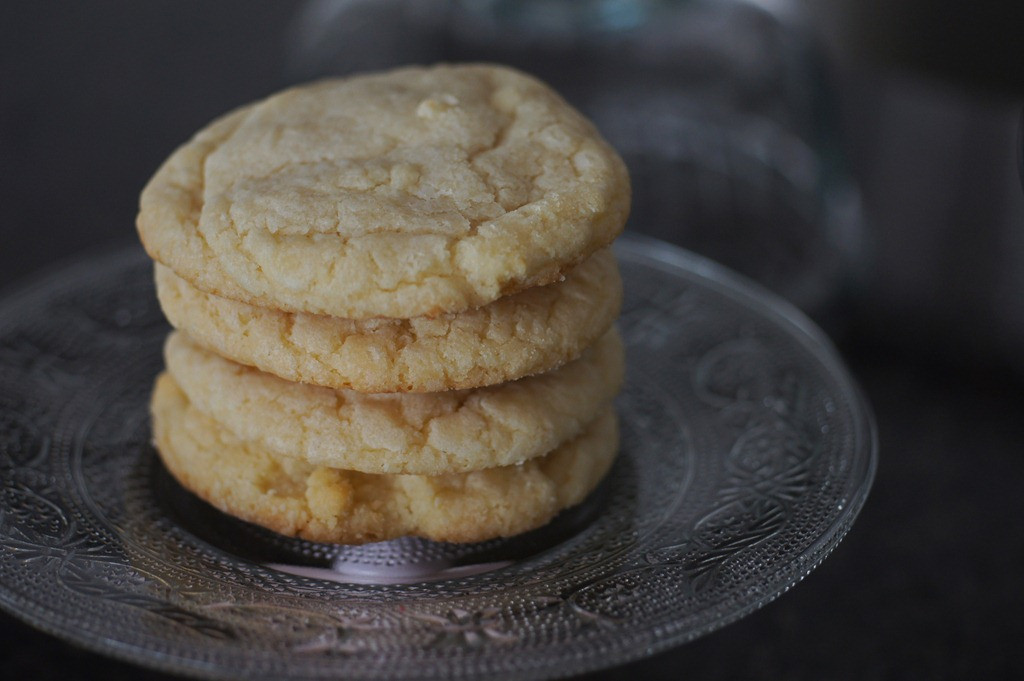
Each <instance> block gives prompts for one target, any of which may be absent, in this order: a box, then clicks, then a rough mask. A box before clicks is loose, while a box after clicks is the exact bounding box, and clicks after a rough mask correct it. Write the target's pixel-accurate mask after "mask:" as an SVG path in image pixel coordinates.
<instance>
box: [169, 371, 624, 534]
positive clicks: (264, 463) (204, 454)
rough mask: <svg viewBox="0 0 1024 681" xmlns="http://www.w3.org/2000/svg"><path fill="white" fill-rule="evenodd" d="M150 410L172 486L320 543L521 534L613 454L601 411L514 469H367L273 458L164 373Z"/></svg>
mask: <svg viewBox="0 0 1024 681" xmlns="http://www.w3.org/2000/svg"><path fill="white" fill-rule="evenodd" d="M152 412H153V433H154V438H155V441H156V445H157V449H158V451H159V452H160V456H161V458H162V459H163V461H164V463H165V464H166V466H167V468H168V470H170V472H171V473H172V474H173V475H174V476H175V477H176V478H177V479H178V481H179V482H181V484H182V485H184V486H185V487H186V488H188V489H190V490H191V491H193V492H194V493H195V494H197V495H198V496H200V497H202V498H203V499H205V500H206V501H208V502H209V503H211V504H213V505H214V506H216V507H218V508H219V509H220V510H222V511H224V512H226V513H230V514H231V515H234V516H236V517H238V518H242V519H243V520H247V521H249V522H253V523H257V524H259V525H262V526H264V527H267V528H269V529H271V530H273V531H275V532H279V533H281V534H286V535H289V536H299V537H303V538H305V539H309V540H311V541H321V542H336V543H364V542H370V541H382V540H385V539H393V538H395V537H400V536H405V535H416V536H421V537H426V538H428V539H433V540H435V541H454V542H472V541H484V540H486V539H491V538H494V537H500V536H511V535H515V534H519V533H521V532H526V531H528V530H531V529H534V528H536V527H540V526H541V525H543V524H544V523H546V522H548V521H549V520H550V519H551V518H553V517H554V516H555V514H557V513H558V512H559V511H560V510H562V509H564V508H567V507H569V506H573V505H575V504H577V503H579V502H580V501H582V500H583V499H584V498H585V497H586V495H587V494H588V493H590V492H591V491H592V490H593V489H594V488H595V487H596V486H597V484H598V482H600V480H601V478H602V477H604V475H605V473H606V472H607V471H608V469H609V468H610V467H611V464H612V461H613V460H614V457H615V454H616V452H617V450H618V428H617V421H616V418H615V412H614V411H613V410H612V409H611V408H610V407H608V408H606V409H604V410H603V411H602V412H601V413H600V414H599V415H598V416H597V417H596V419H595V420H594V421H593V422H592V423H590V424H588V425H587V427H586V428H585V429H584V430H583V431H582V433H581V434H580V435H579V436H578V437H576V438H575V439H573V440H571V441H569V442H566V443H562V444H561V445H560V446H559V447H558V448H556V449H555V450H554V451H552V452H551V453H549V454H547V455H545V456H542V457H538V458H536V459H532V460H530V461H528V462H526V463H524V464H522V465H520V466H507V467H501V468H491V469H487V470H483V471H475V472H472V473H463V474H447V475H438V476H421V475H372V474H366V473H357V472H354V471H346V470H341V469H336V468H327V467H322V466H315V465H312V464H309V463H306V462H304V461H301V460H298V459H292V458H287V457H277V456H275V455H273V454H270V453H268V452H267V451H266V450H265V449H263V448H262V447H260V446H259V445H257V444H254V443H251V442H246V441H244V440H241V439H239V438H237V437H236V436H235V435H233V434H232V433H231V432H230V431H228V430H227V429H226V428H223V427H222V426H220V424H218V423H217V422H216V421H215V420H213V419H211V418H210V417H209V416H207V415H205V414H203V413H201V412H200V411H198V410H197V409H195V408H194V407H193V406H192V405H190V404H189V402H188V398H187V397H186V396H185V394H184V393H183V392H182V391H181V390H180V389H179V388H178V387H177V385H176V384H175V383H174V380H173V379H172V378H171V377H170V376H169V375H167V374H162V375H161V376H160V377H158V379H157V383H156V387H155V389H154V391H153V401H152Z"/></svg>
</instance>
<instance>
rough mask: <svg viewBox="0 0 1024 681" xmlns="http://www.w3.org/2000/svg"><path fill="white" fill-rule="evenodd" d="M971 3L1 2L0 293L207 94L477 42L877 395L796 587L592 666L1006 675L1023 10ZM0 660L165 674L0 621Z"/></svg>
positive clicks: (123, 190)
mask: <svg viewBox="0 0 1024 681" xmlns="http://www.w3.org/2000/svg"><path fill="white" fill-rule="evenodd" d="M1013 6H1014V3H1010V2H998V1H996V0H983V1H980V2H975V3H970V4H967V3H960V2H954V1H953V0H932V1H930V2H925V0H905V1H903V2H899V3H894V2H883V1H882V0H859V1H858V0H827V1H820V2H801V1H799V0H675V1H670V0H418V1H417V0H404V1H402V0H349V1H332V0H307V1H305V2H278V3H248V2H241V1H232V2H218V3H207V2H198V1H184V0H174V1H170V0H150V1H149V2H146V3H135V2H128V1H127V0H121V1H117V2H113V1H109V0H104V1H95V2H90V3H59V4H58V3H39V2H30V1H27V0H20V1H7V2H4V3H2V4H0V291H2V290H4V289H7V290H10V289H11V288H13V287H16V286H17V285H18V281H19V280H24V278H26V277H29V276H31V275H33V274H35V273H37V272H39V271H41V270H44V269H47V268H51V267H59V266H60V262H61V261H63V260H65V259H67V258H72V257H81V256H82V254H83V253H85V254H87V253H89V252H101V251H103V250H108V249H111V248H116V247H119V246H122V245H125V244H129V243H132V241H133V240H134V218H135V212H136V209H137V200H138V193H139V191H140V190H141V188H142V186H143V185H144V184H145V182H146V181H147V180H148V178H149V176H150V175H151V174H152V173H153V172H154V170H155V169H156V167H157V166H158V165H159V163H160V162H161V161H162V160H163V159H164V158H165V157H166V156H167V155H168V154H169V153H170V151H171V150H172V149H174V148H175V147H176V146H177V145H179V144H181V143H182V142H184V141H185V140H186V139H187V138H188V137H189V136H190V135H191V134H192V133H193V132H195V131H196V130H197V129H198V128H200V127H201V126H203V125H204V124H205V123H207V122H208V121H209V120H211V119H212V118H213V117H215V116H217V115H218V114H220V113H222V112H224V111H226V110H228V109H231V108H233V107H235V106H237V105H239V104H241V103H245V102H249V101H251V100H254V99H257V98H260V97H262V96H265V95H267V94H269V93H271V92H273V91H275V90H278V89H280V88H282V87H285V86H287V85H289V84H292V83H297V82H302V81H305V80H309V79H312V78H317V77H323V76H328V75H335V74H344V73H350V72H354V71H360V70H366V69H376V68H385V67H388V66H394V65H399V64H406V63H430V62H436V61H462V60H489V61H500V62H504V63H509V64H512V65H515V66H518V67H520V68H523V69H525V70H528V71H530V72H532V73H534V74H536V75H538V76H540V77H541V78H543V79H545V80H547V81H549V82H550V83H551V84H552V85H554V86H555V87H556V88H557V89H559V90H560V91H561V92H562V93H563V94H564V95H565V96H566V98H567V99H569V100H570V101H571V102H572V103H573V104H575V105H576V106H578V107H579V108H580V109H582V110H583V111H584V112H585V113H586V114H587V115H589V116H590V117H591V118H592V119H593V120H594V121H595V122H596V123H597V125H598V127H599V128H600V129H601V130H602V132H603V133H604V134H605V136H606V137H607V138H608V139H609V141H611V142H612V144H613V145H615V146H616V147H617V148H618V149H619V150H620V152H621V153H622V154H623V156H624V158H625V159H626V161H627V163H628V165H629V166H630V170H631V173H632V178H633V187H634V209H633V215H632V217H631V220H630V224H629V228H630V229H632V230H635V231H638V232H643V233H647V234H650V235H653V236H657V237H658V238H661V239H664V240H666V241H669V242H672V243H675V244H678V245H682V246H684V247H687V248H690V249H693V250H695V251H698V252H700V253H703V254H705V255H708V256H710V257H712V258H715V259H716V260H719V261H721V262H723V263H725V264H726V265H728V266H730V267H732V268H734V269H736V270H738V271H740V272H741V273H743V274H745V275H747V276H748V277H751V278H752V279H754V280H757V281H759V282H760V283H761V284H763V285H764V286H767V287H768V288H770V289H772V290H774V291H775V292H777V293H779V294H780V295H782V296H784V297H786V298H788V299H789V300H791V301H792V302H794V303H795V304H797V305H798V306H800V307H801V308H802V309H803V310H804V311H805V312H807V313H808V314H809V315H810V316H811V317H812V318H814V319H815V320H816V321H817V322H818V323H819V324H821V325H822V327H823V328H824V329H825V330H826V331H827V332H828V333H829V334H830V335H831V336H832V338H833V340H834V341H835V342H836V344H837V346H838V347H839V349H840V351H841V353H842V354H843V356H844V357H845V359H846V360H847V362H848V363H849V365H850V367H851V370H852V371H853V373H854V375H855V376H856V377H857V379H858V380H859V381H860V382H861V384H862V386H863V387H864V388H865V391H866V392H867V394H868V397H869V399H870V401H871V402H872V404H873V407H874V410H875V412H876V416H877V421H878V426H879V434H880V445H881V462H880V468H879V473H878V478H877V480H876V484H875V489H874V492H873V493H872V496H871V498H870V499H869V501H868V504H867V507H866V508H865V510H864V512H863V514H862V517H861V520H860V521H858V523H857V525H856V526H855V527H854V530H853V532H852V533H851V534H850V536H849V537H848V538H847V539H846V540H845V541H844V543H843V544H842V545H841V546H840V548H839V549H838V550H837V551H836V553H835V554H834V555H833V556H832V557H831V558H829V560H828V561H826V563H825V564H824V565H823V566H822V567H821V568H820V569H819V570H817V571H816V572H815V573H814V574H813V575H811V577H810V578H808V580H807V581H806V583H804V584H802V585H800V587H799V588H797V589H795V590H794V591H793V592H792V593H790V594H787V595H785V596H784V597H783V598H781V599H780V600H779V601H778V602H776V603H774V604H772V605H770V606H769V607H767V608H766V609H764V610H762V611H760V612H758V613H756V614H755V615H753V616H751V617H749V618H747V619H745V620H743V621H742V622H740V623H737V624H735V625H732V626H730V627H728V628H727V629H724V630H722V631H720V632H718V633H715V634H713V635H710V636H708V637H706V638H704V639H701V640H699V641H697V642H695V643H693V644H691V645H688V646H685V647H683V648H680V649H678V650H675V651H671V652H669V653H665V654H662V655H660V656H657V657H654V658H651V659H649V660H645V661H642V662H638V663H635V664H633V665H630V666H628V667H626V668H622V669H616V670H609V671H607V672H603V673H601V674H598V675H595V676H594V678H602V679H617V678H626V677H627V676H631V675H637V674H640V675H643V677H645V678H665V679H668V678H678V677H680V676H687V677H689V678H695V679H705V678H706V679H741V678H747V679H761V678H763V679H780V678H784V679H890V678H897V679H902V678H927V679H937V678H986V677H987V678H1006V677H1008V676H1011V675H1013V673H1014V672H1018V673H1019V672H1021V671H1024V659H1022V656H1021V653H1019V652H1017V648H1018V642H1019V640H1020V638H1021V636H1022V635H1024V618H1022V617H1021V615H1020V613H1021V612H1022V609H1024V587H1022V585H1021V576H1022V572H1024V530H1022V528H1021V519H1022V518H1024V495H1022V494H1021V491H1022V489H1024V418H1022V417H1024V192H1022V181H1021V176H1020V174H1019V168H1018V166H1019V165H1020V164H1021V163H1022V162H1024V161H1022V158H1021V153H1022V151H1021V148H1022V140H1021V134H1022V133H1021V126H1022V108H1024V25H1022V23H1021V21H1020V20H1019V19H1015V17H1014V13H1013V12H1011V10H1012V9H1013ZM0 638H2V639H3V640H4V641H5V642H6V643H7V645H6V646H4V649H3V651H0V671H2V672H3V674H2V676H4V678H20V677H22V676H24V677H27V678H35V679H47V678H62V679H78V678H81V679H93V678H95V679H99V678H106V679H111V678H113V679H117V678H153V679H158V678H169V677H166V676H164V675H160V674H156V673H151V672H144V671H141V670H137V669H135V668H132V667H130V666H128V665H123V664H121V663H118V662H114V661H110V660H106V659H102V658H99V657H97V656H94V655H92V654H90V653H86V652H83V651H79V650H77V649H75V648H73V647H71V646H68V645H65V644H63V643H61V642H59V641H57V640H55V639H52V638H50V637H48V636H46V635H44V634H41V633H37V632H35V631H33V630H31V629H29V628H27V627H25V626H24V625H21V624H20V623H19V622H18V621H17V620H15V619H14V618H11V617H10V616H8V615H3V614H0Z"/></svg>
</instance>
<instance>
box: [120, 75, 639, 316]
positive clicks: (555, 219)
mask: <svg viewBox="0 0 1024 681" xmlns="http://www.w3.org/2000/svg"><path fill="white" fill-rule="evenodd" d="M628 211H629V180H628V177H627V174H626V169H625V166H624V165H623V163H622V160H621V159H620V158H619V157H618V155H617V154H616V153H615V152H614V150H612V149H611V147H609V146H608V145H607V144H606V143H605V142H604V141H603V140H602V139H601V137H600V136H599V134H598V133H597V131H596V130H595V129H594V127H593V126H592V125H591V124H590V123H589V122H588V121H586V120H585V119H584V118H583V117H582V116H581V115H580V114H579V113H578V112H576V111H575V110H574V109H573V108H572V107H570V106H569V105H568V104H566V102H565V101H564V100H562V99H561V98H560V97H559V96H558V95H557V94H555V93H554V92H553V91H552V90H550V89H549V88H548V87H546V86H545V85H543V84H542V83H540V82H538V81H537V80H535V79H533V78H531V77H529V76H526V75H524V74H522V73H519V72H517V71H514V70H511V69H508V68H504V67H498V66H489V65H468V66H436V67H431V68H405V69H399V70H395V71H390V72H386V73H382V74H371V75H363V76H358V77H353V78H348V79H342V80H329V81H323V82H319V83H314V84H312V85H308V86H304V87H298V88H294V89H291V90H286V91H284V92H282V93H280V94H278V95H275V96H273V97H270V98H269V99H267V100H264V101H263V102H259V103H257V104H254V105H250V106H248V107H245V108H243V109H240V110H238V111H235V112H233V113H231V114H228V115H227V116H225V117H223V118H221V119H219V120H218V121H215V122H214V123H213V124H211V125H210V126H209V127H207V128H206V129H204V130H203V131H201V132H200V133H199V134H197V135H196V136H195V137H194V138H193V139H192V140H191V141H190V142H188V143H187V144H185V145H184V146H183V147H181V148H179V149H178V150H177V151H176V152H174V154H173V155H172V156H171V157H170V158H169V159H168V160H167V161H166V162H165V163H164V165H163V166H162V167H161V168H160V170H159V171H158V172H157V173H156V175H155V176H154V177H153V179H152V180H151V181H150V183H149V184H148V185H147V187H146V188H145V190H144V191H143V193H142V197H141V209H140V213H139V217H138V229H139V233H140V236H141V238H142V241H143V243H144V244H145V246H146V249H147V251H149V253H150V255H151V256H152V257H153V258H154V259H156V260H158V261H159V262H161V263H163V264H164V265H166V266H168V267H170V268H171V269H172V270H174V271H175V272H176V273H177V274H178V275H179V276H180V277H182V278H184V279H186V280H188V281H189V282H191V283H192V284H193V285H194V286H196V287H197V288H199V289H201V290H204V291H207V292H209V293H214V294H217V295H221V296H224V297H228V298H234V299H236V300H241V301H243V302H248V303H252V304H255V305H260V306H264V307H271V308H277V309H281V310H285V311H292V312H313V313H317V314H327V315H332V316H336V317H346V318H352V319H365V318H370V317H396V318H408V317H414V316H421V315H435V314H440V313H443V312H455V311H461V310H465V309H468V308H472V307H477V306H480V305H484V304H487V303H490V302H492V301H494V300H496V299H497V298H499V297H501V296H503V295H506V294H508V293H512V292H514V291H517V290H521V289H525V288H529V287H532V286H537V285H542V284H546V283H549V282H551V281H554V280H556V279H557V278H558V277H559V276H560V274H561V272H562V271H563V270H566V269H568V268H569V267H571V266H572V265H574V264H575V263H577V262H579V261H581V260H583V259H584V258H585V257H587V256H588V255H590V254H591V253H592V252H594V251H596V250H597V249H599V248H602V247H603V246H605V245H607V244H608V243H610V242H611V241H612V239H614V238H615V236H617V235H618V234H619V232H620V231H621V230H622V227H623V225H624V223H625V220H626V217H627V214H628Z"/></svg>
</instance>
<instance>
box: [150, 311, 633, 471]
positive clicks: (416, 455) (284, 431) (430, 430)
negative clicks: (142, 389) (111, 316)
mask: <svg viewBox="0 0 1024 681" xmlns="http://www.w3.org/2000/svg"><path fill="white" fill-rule="evenodd" d="M165 357H166V360H167V370H168V372H169V373H170V374H171V376H173V377H174V379H175V382H176V383H177V384H178V385H179V386H180V387H181V389H182V390H183V391H184V392H185V394H186V395H188V398H189V401H190V402H191V403H192V404H194V405H195V407H196V409H198V410H199V411H201V412H203V413H204V414H207V415H209V416H210V417H211V418H213V419H214V420H216V421H217V422H219V423H220V424H221V425H223V426H224V427H225V428H226V429H227V430H229V431H231V432H232V433H234V434H235V435H236V436H237V437H239V438H241V439H242V440H245V441H248V442H256V443H259V446H260V447H261V448H263V449H266V450H267V451H268V452H271V453H273V454H274V455H276V456H285V457H292V458H300V459H303V460H305V461H307V462H309V463H311V464H315V465H320V466H331V467H333V468H345V469H350V470H357V471H362V472H364V473H414V474H419V475H437V474H441V473H461V472H465V471H471V470H478V469H481V468H492V467H494V466H505V465H509V464H516V463H520V462H522V461H526V460H528V459H532V458H534V457H537V456H541V455H543V454H546V453H547V452H549V451H551V450H552V449H554V448H555V447H556V446H557V445H558V444H559V443H561V442H564V441H565V440H568V439H571V438H573V437H575V436H576V435H578V434H579V433H580V432H582V431H583V429H584V428H585V427H586V424H588V423H589V422H591V421H592V420H594V418H595V417H596V415H597V414H598V413H599V412H600V411H601V410H602V409H604V407H605V406H606V405H607V404H608V403H609V402H611V400H612V399H613V398H614V397H615V394H616V393H617V392H618V390H619V387H620V386H621V384H622V376H623V364H624V362H623V350H622V341H621V340H620V338H619V336H618V332H617V331H615V330H614V329H612V330H611V331H609V332H608V333H607V334H605V335H604V336H603V337H602V338H601V339H600V340H599V341H598V342H597V343H596V344H595V345H594V346H593V347H592V348H590V349H588V350H587V351H586V352H585V353H584V354H583V356H582V357H580V358H579V359H577V360H575V361H573V362H570V363H569V364H566V365H565V366H563V367H561V368H559V369H556V370H554V371H551V372H548V373H545V374H538V375H536V376H530V377H528V378H523V379H520V380H518V381H513V382H510V383H503V384H500V385H495V386H488V387H485V388H474V389H470V390H457V391H456V390H452V391H448V392H443V393H381V394H370V393H359V392H355V391H352V390H334V389H331V388H321V387H318V386H311V385H305V384H302V383H292V382H290V381H285V380H283V379H280V378H278V377H276V376H273V375H271V374H266V373H263V372H260V371H258V370H256V369H253V368H251V367H247V366H244V365H241V364H237V363H235V362H232V361H230V360H226V359H224V358H222V357H220V356H218V355H216V354H214V353H212V352H210V351H208V350H204V349H203V348H201V347H199V346H198V345H196V344H194V343H192V342H191V341H190V340H189V339H188V337H187V336H186V335H185V334H183V333H181V332H175V333H173V334H171V336H170V337H169V338H168V340H167V345H166V348H165Z"/></svg>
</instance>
